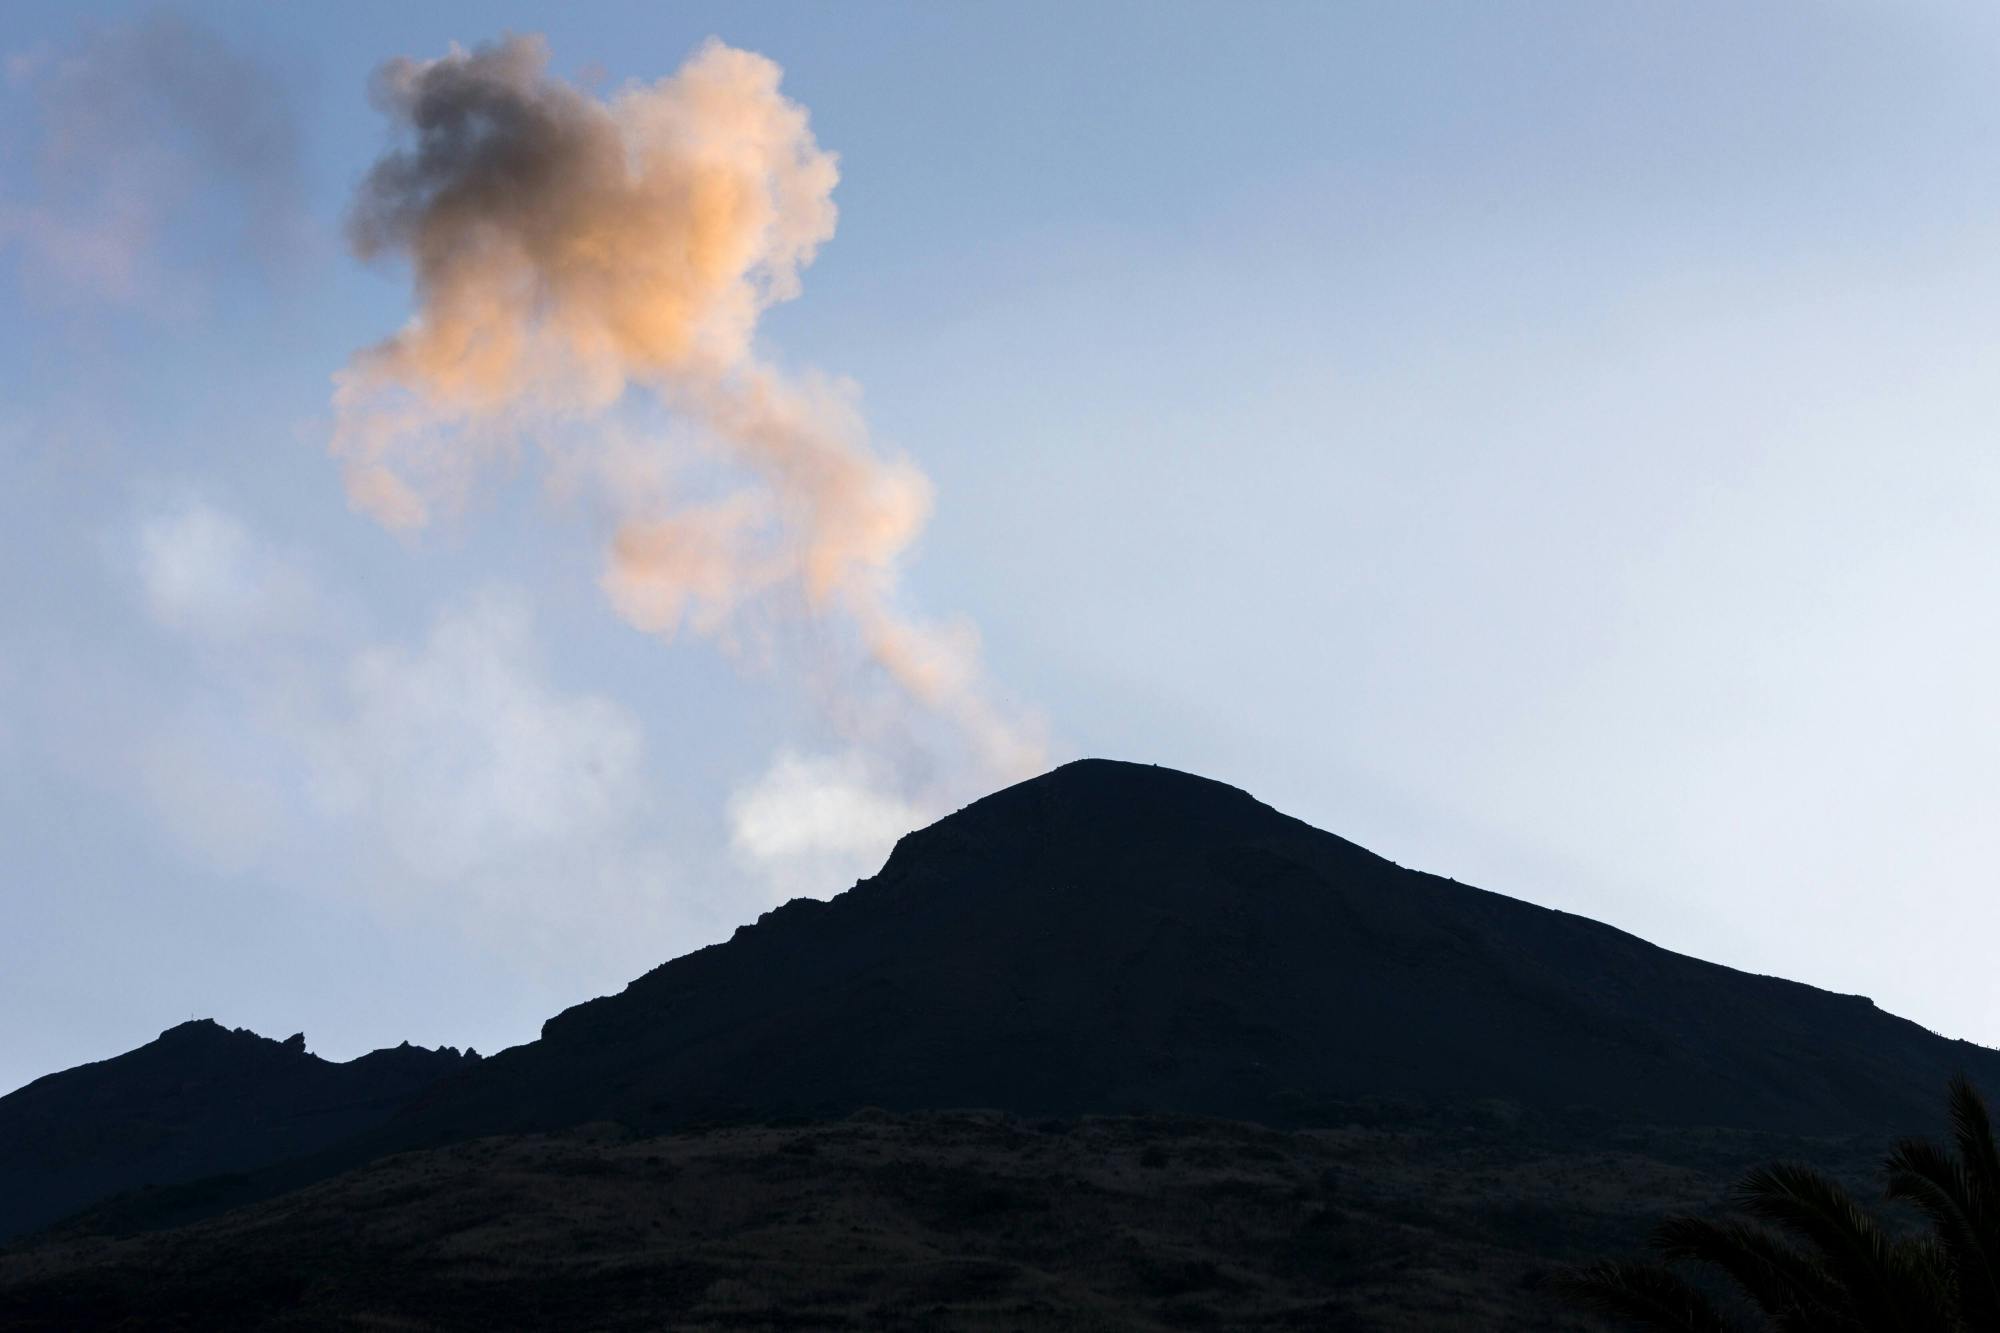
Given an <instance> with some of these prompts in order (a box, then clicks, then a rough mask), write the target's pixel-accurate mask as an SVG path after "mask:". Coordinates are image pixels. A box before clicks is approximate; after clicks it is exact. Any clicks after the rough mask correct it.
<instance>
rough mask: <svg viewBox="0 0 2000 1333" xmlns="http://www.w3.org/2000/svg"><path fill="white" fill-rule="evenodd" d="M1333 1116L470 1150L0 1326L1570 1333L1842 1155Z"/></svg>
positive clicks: (603, 1141)
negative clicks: (1736, 1200)
mask: <svg viewBox="0 0 2000 1333" xmlns="http://www.w3.org/2000/svg"><path fill="white" fill-rule="evenodd" d="M1339 1114H1340V1115H1342V1116H1353V1117H1356V1119H1355V1120H1353V1121H1351V1122H1350V1123H1346V1124H1343V1125H1342V1126H1340V1127H1338V1128H1332V1129H1323V1130H1306V1131H1294V1132H1280V1131H1274V1130H1270V1129H1266V1128H1261V1127H1258V1126H1254V1125H1247V1124H1241V1123H1232V1122H1226V1121H1216V1120H1202V1119H1195V1118H1191V1117H1166V1116H1147V1117H1115V1118H1101V1117H1088V1118H1083V1119H1078V1120H1067V1119H1065V1120H1053V1121H1052V1120H1033V1121H1025V1120H1022V1119H1019V1118H1016V1117H1008V1116H1004V1115H999V1114H996V1113H977V1112H952V1113H921V1114H914V1115H891V1114H889V1113H887V1112H882V1111H863V1112H859V1113H857V1114H856V1115H855V1116H853V1117H851V1118H848V1119H846V1120H842V1121H822V1122H817V1123H813V1124H809V1125H754V1126H753V1125H746V1126H738V1127H734V1128H730V1129H724V1130H716V1131H713V1132H684V1133H681V1134H676V1135H669V1136H662V1137H651V1138H647V1137H639V1136H635V1135H632V1134H629V1133H627V1132H625V1131H622V1130H619V1129H618V1128H616V1127H614V1126H588V1127H583V1128H580V1129H576V1130H568V1131H564V1132H562V1133H560V1134H555V1135H520V1136H510V1137H504V1138H490V1139H480V1140H474V1141H471V1142H467V1143H462V1144H456V1145H453V1146H451V1147H448V1148H442V1149H434V1150H430V1151H426V1152H415V1153H406V1154H401V1155H397V1156H392V1157H389V1158H385V1159H383V1160H381V1161H378V1162H376V1163H374V1164H372V1165H371V1166H368V1167H364V1168H361V1169H359V1170H356V1171H353V1172H349V1173H347V1174H344V1175H341V1176H338V1177H336V1178H334V1179H331V1180H327V1181H324V1182H322V1183H320V1184H318V1185H315V1186H312V1187H311V1188H309V1189H305V1190H302V1191H300V1192H298V1193H296V1194H292V1195H289V1196H287V1197H286V1198H284V1199H281V1200H274V1201H272V1202H269V1203H265V1204H262V1205H259V1206H256V1207H251V1208H245V1209H240V1210H238V1211H236V1212H233V1213H230V1214H228V1215H227V1216H224V1217H220V1218H216V1219H214V1220H212V1221H210V1222H207V1223H203V1224H200V1225H198V1226H193V1227H189V1228H185V1229H183V1230H179V1231H167V1232H154V1233H151V1234H146V1235H139V1236H133V1237H129V1238H126V1239H106V1238H101V1237H92V1236H87V1235H73V1236H70V1237H66V1238H63V1239H61V1240H58V1241H57V1242H55V1243H52V1244H48V1245H44V1246H42V1247H40V1248H38V1249H34V1250H29V1251H25V1252H22V1253H18V1254H13V1255H0V1326H4V1327H6V1328H8V1329H17V1330H23V1333H25V1331H26V1330H30V1329H36V1330H44V1329H45V1330H49V1331H50V1333H57V1331H58V1330H60V1331H61V1333H68V1330H71V1329H76V1328H86V1327H133V1328H138V1327H143V1328H148V1329H186V1330H205V1329H211V1328H225V1327H226V1328H242V1327H272V1328H285V1329H320V1328H325V1329H350V1328H380V1329H409V1330H427V1329H428V1330H450V1329H467V1330H485V1329H493V1328H521V1327H536V1328H591V1329H626V1328H630V1329H640V1328H646V1329H652V1328H673V1329H677V1330H684V1331H686V1333H698V1331H701V1330H723V1329H730V1330H738V1331H739V1333H745V1331H749V1330H762V1329H800V1328H811V1329H881V1330H918V1329H922V1330H935V1329H963V1330H975V1329H990V1330H999V1329H1008V1330H1036V1329H1040V1330H1058V1329H1063V1330H1068V1329H1074V1330H1083V1329H1091V1330H1099V1331H1103V1330H1113V1329H1120V1330H1122V1329H1133V1330H1158V1329H1169V1328H1182V1329H1185V1328H1229V1329H1248V1328H1273V1329H1277V1328H1302V1329H1337V1328H1367V1329H1413V1330H1416V1329H1422V1330H1429V1329H1439V1328H1467V1329H1472V1328H1477V1329H1523V1330H1525V1329H1581V1328H1586V1327H1597V1325H1595V1324H1592V1323H1587V1322H1586V1321H1584V1320H1582V1319H1581V1318H1580V1317H1578V1316H1577V1315H1575V1314H1574V1313H1573V1312H1571V1311H1569V1310H1568V1309H1567V1308H1566V1307H1565V1306H1564V1305H1562V1304H1561V1303H1560V1302H1558V1301H1556V1300H1554V1299H1552V1298H1551V1296H1550V1295H1549V1294H1548V1293H1547V1292H1546V1291H1545V1290H1544V1289H1543V1286H1542V1284H1541V1282H1540V1278H1541V1277H1542V1276H1543V1275H1544V1274H1545V1273H1546V1272H1547V1271H1548V1270H1549V1269H1550V1268H1551V1267H1552V1266H1553V1265H1555V1264H1559V1263H1562V1262H1564V1261H1567V1260H1575V1259H1582V1258H1587V1257H1592V1256H1595V1255H1598V1254H1602V1253H1606V1252H1616V1251H1618V1250H1620V1249H1623V1248H1626V1247H1628V1246H1633V1245H1636V1244H1637V1243H1638V1240H1639V1238H1640V1237H1641V1235H1642V1234H1643V1233H1644V1231H1645V1230H1646V1228H1647V1227H1649V1226H1650V1225H1651V1223H1652V1221H1653V1219H1654V1217H1655V1215H1656V1211H1657V1210H1658V1209H1661V1208H1666V1207H1688V1208H1700V1207H1706V1206H1710V1205H1712V1204H1713V1203H1714V1202H1715V1201H1716V1199H1717V1198H1718V1197H1719V1195H1720V1193H1721V1191H1722V1189H1723V1188H1724V1182H1726V1181H1727V1180H1728V1179H1729V1178H1730V1177H1731V1176H1733V1175H1734V1174H1735V1172H1736V1171H1737V1170H1739V1169H1740V1168H1741V1167H1742V1166H1743V1165H1744V1164H1746V1163H1748V1162H1753V1161H1760V1160H1763V1159H1765V1158H1768V1157H1773V1156H1810V1157H1813V1158H1815V1159H1817V1160H1820V1161H1824V1162H1828V1163H1829V1164H1831V1165H1834V1166H1835V1167H1836V1168H1837V1169H1838V1168H1840V1167H1843V1166H1845V1167H1846V1168H1847V1169H1848V1170H1849V1172H1852V1171H1853V1170H1855V1169H1856V1168H1858V1167H1861V1166H1864V1165H1866V1164H1867V1163H1866V1160H1865V1159H1857V1158H1855V1156H1854V1155H1853V1152H1852V1146H1851V1145H1848V1144H1842V1143H1832V1142H1814V1143H1803V1142H1800V1141H1795V1140H1781V1139H1777V1138H1775V1137H1773V1136H1768V1135H1760V1134H1755V1133H1748V1132H1742V1131H1701V1130H1673V1131H1669V1130H1646V1131H1638V1130H1629V1129H1612V1128H1607V1127H1602V1126H1600V1127H1598V1128H1596V1129H1592V1128H1590V1127H1589V1125H1588V1124H1586V1123H1583V1122H1580V1121H1576V1120H1564V1119H1561V1118H1542V1117H1535V1116H1532V1115H1526V1116H1524V1115H1522V1114H1520V1113H1519V1112H1518V1108H1513V1109H1509V1108H1501V1107H1487V1108H1478V1107H1471V1108H1462V1109H1461V1110H1459V1111H1457V1112H1453V1113H1450V1114H1420V1113H1416V1112H1415V1111H1413V1110H1412V1109H1411V1108H1399V1107H1393V1106H1380V1105H1375V1106H1359V1107H1349V1108H1341V1109H1340V1111H1339ZM111 1211H112V1212H113V1213H115V1211H116V1210H111ZM94 1221H95V1222H96V1223H97V1224H99V1225H103V1224H105V1223H114V1222H115V1217H111V1216H106V1217H99V1218H97V1219H94Z"/></svg>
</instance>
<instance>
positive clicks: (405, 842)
mask: <svg viewBox="0 0 2000 1333" xmlns="http://www.w3.org/2000/svg"><path fill="white" fill-rule="evenodd" d="M129 549H130V551H131V554H132V561H133V569H134V572H135V574H136V576H137V584H138V591H139V594H140V596H141V599H142V601H143V602H144V604H145V607H146V609H147V611H148V613H149V614H150V616H151V618H152V619H153V620H154V621H155V622H156V623H157V624H158V625H160V626H162V627H163V628H165V629H167V630H169V631H171V632H172V633H173V634H175V635H176V636H177V638H178V639H179V640H180V641H181V642H182V643H183V644H185V645H186V646H187V647H188V648H190V649H192V650H195V651H194V652H193V653H192V655H191V657H190V659H189V660H190V662H191V663H192V665H193V666H194V667H195V675H194V677H193V680H192V682H191V684H192V689H191V690H190V691H189V692H187V693H185V694H183V695H181V696H180V697H179V698H178V700H177V702H174V703H171V704H170V705H169V706H167V707H166V708H165V709H163V710H162V711H161V712H160V714H159V715H158V716H156V717H154V718H153V719H151V720H150V721H149V723H147V724H146V725H145V726H144V727H143V728H142V730H141V734H139V735H137V736H136V737H134V738H133V740H132V742H131V750H130V752H129V753H128V755H127V758H128V760H129V769H130V771H131V773H132V776H133V780H134V781H135V783H136V791H137V795H138V796H139V798H140V800H141V801H142V802H143V803H144V804H145V806H146V807H147V808H148V810H149V811H150V812H151V813H152V815H153V817H154V818H155V819H156V820H157V822H158V823H159V825H160V826H161V827H162V829H163V830H164V831H165V832H166V833H167V834H168V835H169V836H170V837H171V838H172V839H173V841H174V842H175V844H176V845H178V846H179V847H180V848H181V849H182V850H183V852H184V853H185V854H186V855H188V857H189V858H190V859H191V860H192V861H193V862H194V863H195V864H197V865H199V866H201V867H202V868H203V869H205V870H210V871H214V872H219V873H228V874H237V875H254V876H258V877H260V878H263V879H265V880H267V881H270V882H274V883H280V884H286V885H314V886H318V887H320V888H322V889H324V890H326V891H329V892H334V893H339V894H343V895H347V894H365V895H368V896H370V897H371V898H373V899H374V900H375V901H376V902H377V903H378V905H379V906H380V907H382V908H383V909H384V910H385V911H388V912H390V913H392V914H394V915H397V916H399V917H402V918H408V917H411V916H422V917H430V918H433V919H446V920H450V921H453V922H454V923H455V924H456V927H457V928H460V929H463V930H464V931H465V932H467V933H469V934H472V935H475V936H478V937H480V939H481V940H482V942H483V943H484V944H486V945H488V946H490V947H493V948H496V949H499V950H502V951H504V952H509V953H515V954H519V955H522V956H524V957H525V958H526V959H527V960H529V961H532V960H534V959H536V958H543V959H548V958H552V957H553V956H554V955H556V954H557V953H562V952H566V953H568V954H570V955H571V956H574V955H575V954H578V953H584V954H588V953H592V952H598V953H605V954H610V955H615V956H620V957H621V958H622V956H623V954H625V953H629V952H631V951H633V950H634V949H645V948H646V947H647V946H646V944H645V941H646V940H648V939H652V938H657V932H655V931H652V930H648V929H642V928H641V927H644V926H648V925H652V924H657V922H658V920H659V918H661V917H662V916H663V915H664V914H665V913H667V912H669V911H672V910H680V909H682V908H685V906H686V904H672V903H669V902H667V901H665V900H664V899H665V896H666V895H667V893H668V892H669V891H670V890H671V889H672V887H673V885H674V880H675V876H674V874H673V872H672V869H671V865H672V863H673V862H674V861H676V860H678V858H677V857H674V856H672V855H671V854H670V851H669V849H668V848H667V847H666V845H665V843H664V840H663V839H662V837H661V836H660V834H659V832H658V828H657V813H658V812H657V810H656V808H655V806H656V801H655V796H654V786H653V783H652V781H651V775H650V774H649V773H648V771H647V765H646V743H645V734H644V729H643V727H642V726H641V724H640V722H639V720H638V718H637V717H636V716H635V715H634V714H633V713H632V712H631V711H630V710H629V709H627V708H626V707H624V706H623V705H621V704H619V703H618V702H616V701H615V700H612V699H610V698H606V697H604V696H602V695H598V694H593V693H589V692H579V691H574V690H571V689H567V688H565V687H564V686H563V685H562V684H561V683H559V682H558V681H557V680H556V679H554V677H553V674H552V672H551V670H550V668H549V664H548V662H547V661H546V658H545V654H544V652H543V649H542V645H541V641H540V638H539V636H538V634H537V632H536V627H535V620H534V614H533V609H532V607H531V605H530V603H529V602H528V600H527V599H526V598H525V597H524V596H523V595H522V594H520V593H518V592H514V591H510V590H507V589H501V588H493V589H488V590H485V591H483V592H480V593H478V594H477V595H475V596H473V597H472V598H471V599H470V600H469V601H467V602H466V603H464V604H462V605H459V606H455V607H448V608H445V609H443V610H441V611H439V612H438V613H437V614H436V615H435V616H434V617H433V620H432V623H431V624H430V626H429V628H428V630H427V631H426V632H425V633H424V634H423V635H422V636H420V637H419V638H417V639H416V640H415V641H413V642H381V641H378V640H376V638H375V636H371V635H366V634H361V633H358V632H356V631H354V630H353V629H352V628H350V627H348V626H346V625H345V623H344V622H342V621H340V620H339V619H338V618H336V617H331V616H328V615H326V614H325V612H324V609H323V608H324V607H325V606H326V605H328V603H329V601H330V600H331V599H330V598H329V597H328V596H327V593H326V591H325V589H324V588H323V587H322V585H321V584H320V583H319V582H318V581H317V580H316V579H315V578H314V577H313V576H312V575H311V573H310V572H309V571H308V570H307V569H306V568H305V567H304V565H303V563H302V562H301V561H299V560H297V559H295V558H291V557H287V556H286V555H285V554H284V553H282V552H280V551H279V550H277V549H276V548H275V547H274V546H273V545H272V544H271V543H269V542H268V541H266V540H264V539H263V538H262V537H260V536H259V535H258V534H256V533H255V532H253V531H252V530H250V529H249V528H248V527H247V526H246V525H245V524H244V523H242V522H241V521H240V520H238V519H237V518H235V517H234V516H232V515H230V514H228V513H226V512H224V511H222V510H220V509H218V508H217V507H215V506H213V505H211V504H208V503H206V502H199V501H197V502H188V503H183V504H181V505H179V506H177V507H175V508H172V509H169V510H166V511H163V512H160V513H156V514H153V515H150V516H148V517H146V518H145V519H143V520H142V521H141V522H140V523H139V524H138V527H137V531H136V536H135V540H134V541H133V542H132V543H131V546H130V548H129ZM640 961H657V960H656V959H653V958H651V957H643V958H642V959H641V960H640Z"/></svg>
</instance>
